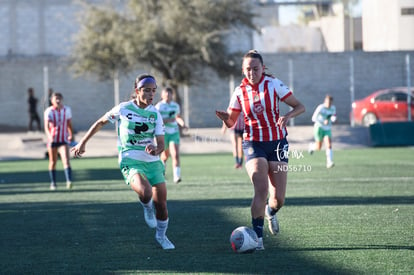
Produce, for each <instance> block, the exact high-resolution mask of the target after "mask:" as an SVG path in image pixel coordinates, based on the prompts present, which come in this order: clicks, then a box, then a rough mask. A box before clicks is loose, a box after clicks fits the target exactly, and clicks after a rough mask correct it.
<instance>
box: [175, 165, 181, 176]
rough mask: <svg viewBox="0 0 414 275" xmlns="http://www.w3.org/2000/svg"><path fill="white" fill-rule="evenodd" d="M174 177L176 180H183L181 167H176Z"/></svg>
mask: <svg viewBox="0 0 414 275" xmlns="http://www.w3.org/2000/svg"><path fill="white" fill-rule="evenodd" d="M174 176H175V177H176V178H181V168H180V166H177V167H174Z"/></svg>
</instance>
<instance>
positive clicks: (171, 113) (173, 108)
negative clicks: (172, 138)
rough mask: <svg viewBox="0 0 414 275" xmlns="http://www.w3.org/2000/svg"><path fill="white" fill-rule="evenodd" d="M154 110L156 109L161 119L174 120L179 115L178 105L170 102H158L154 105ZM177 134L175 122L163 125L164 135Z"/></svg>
mask: <svg viewBox="0 0 414 275" xmlns="http://www.w3.org/2000/svg"><path fill="white" fill-rule="evenodd" d="M155 108H157V109H158V111H159V112H160V114H161V116H162V118H163V119H169V118H174V119H175V118H176V117H177V115H179V114H180V105H178V104H177V103H176V102H174V101H171V102H170V103H168V102H166V101H164V100H163V101H160V102H158V103H157V105H155ZM178 132H179V128H178V123H177V121H175V120H174V121H173V122H168V123H165V133H166V134H175V133H178Z"/></svg>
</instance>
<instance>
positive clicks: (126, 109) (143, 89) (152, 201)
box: [71, 74, 175, 249]
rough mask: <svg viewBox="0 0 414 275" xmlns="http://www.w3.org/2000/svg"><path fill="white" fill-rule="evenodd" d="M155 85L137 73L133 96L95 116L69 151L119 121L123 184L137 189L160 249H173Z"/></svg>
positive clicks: (78, 149) (82, 149) (83, 145)
mask: <svg viewBox="0 0 414 275" xmlns="http://www.w3.org/2000/svg"><path fill="white" fill-rule="evenodd" d="M156 89H157V84H156V81H155V78H154V77H153V76H151V75H148V74H144V75H140V76H138V77H137V78H136V80H135V95H136V96H135V97H134V98H133V99H132V100H130V101H127V102H123V103H121V104H119V105H118V106H115V107H114V108H112V109H111V110H110V111H108V112H107V113H106V114H105V115H103V116H102V117H101V118H100V119H98V120H97V121H96V122H95V123H94V124H93V125H92V126H91V127H90V128H89V130H88V131H87V133H86V134H85V136H84V137H83V138H82V139H81V140H80V141H79V143H78V144H77V146H75V147H73V148H72V150H71V151H72V152H73V153H74V155H75V156H76V157H80V156H81V155H82V154H83V153H84V152H85V148H86V143H87V142H88V140H89V139H90V138H91V137H92V136H93V135H94V134H95V133H97V132H98V131H99V130H100V129H101V128H102V127H103V126H104V125H105V124H107V123H108V122H111V123H115V122H118V123H117V125H118V131H117V132H118V152H119V155H118V161H119V166H120V169H121V173H122V175H123V176H124V179H125V182H126V184H128V185H130V186H131V188H132V190H134V191H135V192H136V193H137V195H138V198H139V200H140V202H141V204H142V206H143V208H144V218H145V221H146V223H147V224H148V226H149V227H150V228H156V232H155V239H156V241H157V242H158V243H159V244H160V245H161V247H162V248H163V249H174V248H175V246H174V244H173V243H172V242H170V240H169V239H168V238H167V236H166V231H167V228H168V221H169V219H168V209H167V187H166V184H165V179H164V165H163V163H162V162H161V160H160V157H159V155H160V154H161V152H162V151H164V123H163V121H162V117H161V114H160V113H159V112H158V111H157V109H156V108H155V107H154V106H153V105H152V101H153V98H154V94H155V92H156ZM154 140H155V143H154ZM154 207H155V209H154ZM154 212H155V214H154Z"/></svg>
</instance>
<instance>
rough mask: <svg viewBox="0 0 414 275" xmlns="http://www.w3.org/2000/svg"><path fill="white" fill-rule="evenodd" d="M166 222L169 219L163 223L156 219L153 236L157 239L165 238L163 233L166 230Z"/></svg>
mask: <svg viewBox="0 0 414 275" xmlns="http://www.w3.org/2000/svg"><path fill="white" fill-rule="evenodd" d="M168 221H169V219H168V218H167V219H166V220H165V221H161V220H158V219H157V227H156V229H155V230H156V233H155V236H156V237H157V238H161V239H162V238H164V237H165V233H166V232H167V228H168Z"/></svg>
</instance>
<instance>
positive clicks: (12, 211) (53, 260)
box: [0, 199, 381, 274]
mask: <svg viewBox="0 0 414 275" xmlns="http://www.w3.org/2000/svg"><path fill="white" fill-rule="evenodd" d="M249 202H250V200H248V199H245V200H244V199H241V200H240V199H237V200H202V201H170V202H169V203H168V206H169V213H170V226H169V229H168V236H169V237H170V239H171V240H172V241H173V242H174V243H175V245H176V250H172V251H163V250H162V249H160V248H159V247H158V246H157V244H156V242H155V240H154V234H155V231H154V230H153V229H149V228H148V227H147V226H146V224H145V222H144V219H143V212H142V208H141V207H140V206H139V204H138V203H136V202H133V203H83V202H82V203H80V202H65V203H60V202H42V203H3V204H1V205H0V210H1V214H0V217H1V220H2V226H1V227H0V233H1V234H0V240H1V251H0V252H1V253H0V255H1V263H0V267H1V270H2V272H4V273H6V274H7V273H10V274H12V273H13V274H23V273H33V272H34V273H38V274H59V273H75V274H86V273H98V274H102V273H113V272H135V273H145V272H160V273H162V272H170V273H190V272H193V273H201V272H210V273H233V274H275V272H277V273H278V274H280V273H292V272H293V273H307V274H312V273H314V274H333V273H335V274H349V273H351V271H350V270H348V271H343V270H337V269H335V267H331V266H325V265H323V264H321V263H318V262H315V261H314V260H313V261H312V260H309V259H306V258H304V257H303V254H302V253H301V252H303V251H301V250H295V249H294V248H293V247H291V245H290V244H289V241H288V236H283V235H281V236H279V237H278V238H279V240H278V241H277V243H278V245H277V246H271V245H269V246H267V247H266V250H264V251H258V252H255V253H253V254H245V255H244V254H243V255H239V254H235V253H233V252H232V251H231V248H230V244H229V236H230V233H231V231H232V230H233V229H234V228H236V227H237V226H240V224H235V223H234V222H231V221H229V220H228V215H226V214H225V213H223V210H225V211H232V209H233V210H234V208H235V207H243V208H244V207H246V205H248V204H249ZM236 212H237V211H236ZM336 249H338V250H341V249H342V248H336ZM356 249H360V248H356ZM378 249H381V247H379V248H378ZM301 255H302V256H301Z"/></svg>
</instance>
